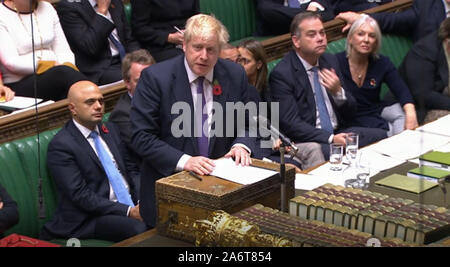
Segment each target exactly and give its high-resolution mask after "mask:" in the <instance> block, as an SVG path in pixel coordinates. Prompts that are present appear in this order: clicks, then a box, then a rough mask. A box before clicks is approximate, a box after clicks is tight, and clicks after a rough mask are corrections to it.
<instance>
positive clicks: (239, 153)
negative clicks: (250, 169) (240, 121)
mask: <svg viewBox="0 0 450 267" xmlns="http://www.w3.org/2000/svg"><path fill="white" fill-rule="evenodd" d="M224 157H225V158H229V157H232V158H233V159H234V162H235V163H236V165H239V164H241V165H242V166H249V165H250V164H252V159H251V158H250V153H248V151H247V150H246V149H245V148H243V147H241V146H237V145H236V146H234V147H232V148H231V150H230V152H228V153H227V154H225V156H224Z"/></svg>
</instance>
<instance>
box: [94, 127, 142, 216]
mask: <svg viewBox="0 0 450 267" xmlns="http://www.w3.org/2000/svg"><path fill="white" fill-rule="evenodd" d="M89 136H90V137H91V138H92V139H94V144H95V150H97V154H98V157H99V159H100V162H101V163H102V165H103V168H104V169H105V171H106V176H108V179H109V182H110V183H111V186H112V188H113V190H114V193H115V194H116V197H117V200H118V201H119V202H120V203H122V204H125V205H128V206H131V207H134V204H133V200H131V196H130V193H128V191H127V189H126V188H125V184H124V183H123V178H122V175H121V174H120V172H119V170H118V169H117V168H116V166H115V165H114V163H113V161H112V159H111V157H110V156H109V154H108V152H106V150H105V148H104V146H103V145H102V143H101V141H100V138H98V133H97V132H96V131H92V132H91V134H90V135H89Z"/></svg>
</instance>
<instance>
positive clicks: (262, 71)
mask: <svg viewBox="0 0 450 267" xmlns="http://www.w3.org/2000/svg"><path fill="white" fill-rule="evenodd" d="M238 50H239V57H238V60H237V62H238V63H239V64H241V65H242V66H243V67H244V69H245V72H246V73H247V77H248V82H249V83H250V84H251V85H253V86H254V87H255V88H256V90H257V91H258V93H259V96H260V98H261V100H262V101H269V99H268V97H269V95H268V91H269V89H268V82H267V74H268V70H267V55H266V51H265V50H264V47H263V46H262V44H261V42H259V41H257V40H254V39H248V40H245V41H243V42H241V43H240V44H239V45H238Z"/></svg>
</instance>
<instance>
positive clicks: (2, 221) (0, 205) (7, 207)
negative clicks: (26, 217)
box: [0, 185, 19, 239]
mask: <svg viewBox="0 0 450 267" xmlns="http://www.w3.org/2000/svg"><path fill="white" fill-rule="evenodd" d="M18 222H19V211H18V209H17V203H16V202H15V201H14V200H13V199H12V198H11V196H10V195H9V194H8V192H7V191H6V189H5V188H3V186H2V185H0V239H2V238H3V236H4V235H3V233H4V232H5V231H6V230H8V229H9V228H11V227H13V226H14V225H15V224H17V223H18Z"/></svg>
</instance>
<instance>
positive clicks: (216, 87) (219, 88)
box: [213, 80, 222, 96]
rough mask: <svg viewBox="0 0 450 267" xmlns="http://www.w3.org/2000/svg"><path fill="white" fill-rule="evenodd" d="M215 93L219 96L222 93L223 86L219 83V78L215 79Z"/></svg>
mask: <svg viewBox="0 0 450 267" xmlns="http://www.w3.org/2000/svg"><path fill="white" fill-rule="evenodd" d="M213 94H214V95H215V96H219V95H221V94H222V86H221V85H220V84H219V81H218V80H214V82H213Z"/></svg>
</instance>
